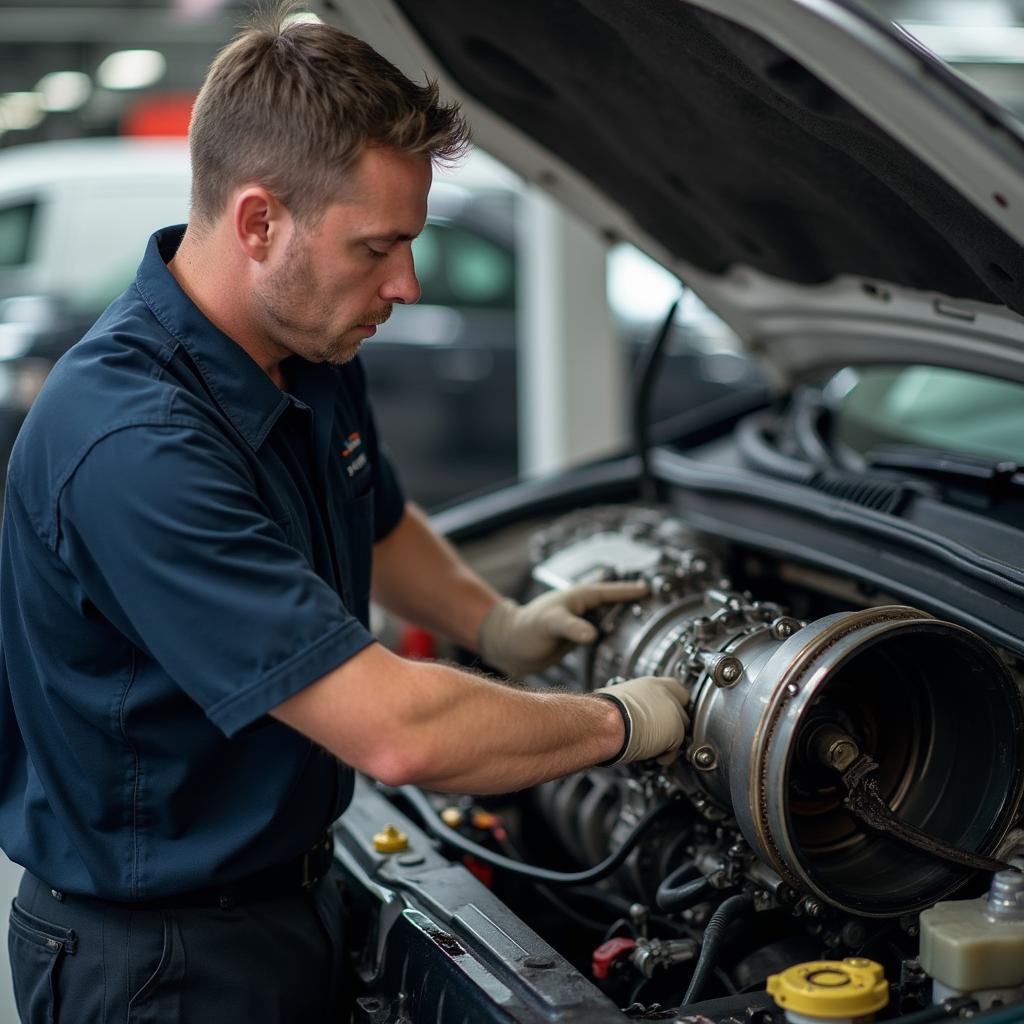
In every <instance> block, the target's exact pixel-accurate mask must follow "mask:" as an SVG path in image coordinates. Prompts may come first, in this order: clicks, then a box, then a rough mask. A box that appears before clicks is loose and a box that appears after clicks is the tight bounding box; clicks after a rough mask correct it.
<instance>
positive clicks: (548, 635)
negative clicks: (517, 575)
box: [480, 580, 648, 676]
mask: <svg viewBox="0 0 1024 1024" xmlns="http://www.w3.org/2000/svg"><path fill="white" fill-rule="evenodd" d="M647 594H648V586H647V583H646V582H644V581H643V580H636V581H627V582H620V583H583V584H580V585H579V586H575V587H570V588H569V589H568V590H553V591H551V592H550V593H548V594H542V595H541V596H540V597H537V598H534V600H532V601H531V602H530V603H529V604H526V605H520V604H518V603H517V602H515V601H513V600H511V599H506V600H504V601H499V602H498V603H497V604H495V605H494V606H493V607H492V608H491V610H490V611H489V612H488V613H487V616H486V617H485V618H484V620H483V623H482V624H481V626H480V653H481V654H482V655H483V657H484V660H485V661H487V662H488V663H489V664H491V665H493V666H494V667H495V668H498V669H501V671H502V672H505V673H506V674H507V675H510V676H523V675H528V674H530V673H533V672H542V671H543V670H544V669H546V668H550V667H551V666H552V665H554V664H556V663H557V662H559V661H561V660H562V658H563V657H564V656H565V655H566V654H567V653H568V652H569V651H571V650H572V649H573V647H575V646H576V645H577V644H589V643H593V642H594V641H595V640H596V639H597V629H596V627H595V626H594V625H592V624H591V623H590V622H588V621H587V620H586V619H584V618H581V616H582V615H585V614H586V613H587V612H589V611H592V610H593V609H595V608H599V607H600V606H601V605H603V604H612V603H617V602H621V601H636V600H639V599H640V598H642V597H646V596H647Z"/></svg>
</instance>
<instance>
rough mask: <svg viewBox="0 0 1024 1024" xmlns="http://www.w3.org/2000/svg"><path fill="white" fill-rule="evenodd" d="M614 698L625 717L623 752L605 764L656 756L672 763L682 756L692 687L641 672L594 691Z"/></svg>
mask: <svg viewBox="0 0 1024 1024" xmlns="http://www.w3.org/2000/svg"><path fill="white" fill-rule="evenodd" d="M594 692H595V693H596V694H598V695H599V696H601V697H604V698H606V699H608V700H613V701H615V702H616V703H617V704H618V705H619V708H620V709H621V711H622V717H623V718H624V719H625V720H626V742H625V745H624V747H623V749H622V752H621V753H620V754H619V755H618V757H616V758H615V759H614V760H612V761H607V762H605V763H606V764H629V763H630V762H631V761H645V760H647V759H648V758H651V757H655V758H657V759H658V763H659V764H671V763H672V762H673V761H674V760H675V759H676V758H677V757H678V756H679V748H680V747H681V746H682V745H683V739H684V738H685V736H686V729H687V727H688V726H689V724H690V716H689V715H688V714H687V713H686V711H685V710H684V709H685V708H686V705H687V704H689V703H690V691H689V690H687V689H686V687H685V686H683V684H682V683H681V682H680V681H679V680H678V679H673V678H672V677H671V676H638V677H637V678H636V679H627V680H625V681H623V682H621V683H613V684H612V685H611V686H602V687H601V689H600V690H595V691H594Z"/></svg>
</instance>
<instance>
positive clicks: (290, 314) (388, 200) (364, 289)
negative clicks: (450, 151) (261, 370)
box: [254, 146, 431, 363]
mask: <svg viewBox="0 0 1024 1024" xmlns="http://www.w3.org/2000/svg"><path fill="white" fill-rule="evenodd" d="M430 180H431V166H430V159H429V157H426V156H408V155H405V154H402V153H398V152H395V151H394V150H391V149H385V148H383V147H379V146H371V147H367V148H366V149H365V150H364V151H363V153H362V155H361V156H360V157H359V159H358V161H357V162H356V164H355V166H354V168H353V170H352V171H351V172H350V175H349V182H348V187H347V189H346V195H345V198H344V199H342V200H339V201H336V202H333V203H331V204H330V205H329V206H328V207H327V209H326V211H325V212H324V215H323V217H322V218H321V220H320V221H319V222H318V223H317V224H315V225H313V226H309V227H303V226H301V225H295V226H294V229H293V232H292V234H291V236H290V237H289V238H288V241H287V245H286V246H285V247H284V250H283V252H282V253H280V254H278V255H277V256H276V257H275V258H274V260H273V262H272V263H269V264H268V265H267V266H266V268H265V273H264V276H263V279H262V281H261V282H260V283H259V285H258V286H257V288H256V290H255V293H254V296H255V306H256V314H257V316H258V317H259V318H260V320H261V322H262V323H263V326H264V328H265V329H266V331H267V334H268V335H269V337H270V338H271V339H272V341H274V342H275V343H276V344H277V345H280V346H281V347H282V348H284V349H286V350H288V351H289V352H292V353H295V354H296V355H300V356H302V357H303V358H305V359H309V360H311V361H313V362H329V363H345V362H348V361H349V360H350V359H352V358H353V357H354V356H355V354H356V352H358V351H359V346H360V345H361V344H362V343H363V342H364V341H365V340H366V339H367V338H369V337H371V336H372V335H373V334H374V333H376V330H377V328H376V325H377V324H381V323H383V322H384V321H385V320H387V318H388V317H389V316H390V315H391V307H392V304H393V303H395V302H416V301H417V299H419V297H420V286H419V281H417V279H416V272H415V269H414V268H413V260H412V240H413V238H415V237H416V235H418V234H419V233H420V231H422V230H423V224H424V222H425V221H426V216H427V192H428V190H429V189H430Z"/></svg>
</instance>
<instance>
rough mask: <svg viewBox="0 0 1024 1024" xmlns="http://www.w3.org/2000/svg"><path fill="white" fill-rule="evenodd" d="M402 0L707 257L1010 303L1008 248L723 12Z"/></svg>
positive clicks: (421, 24) (875, 130) (520, 115)
mask: <svg viewBox="0 0 1024 1024" xmlns="http://www.w3.org/2000/svg"><path fill="white" fill-rule="evenodd" d="M765 2H772V0H765ZM400 5H401V7H402V9H403V11H404V13H405V16H406V17H407V18H408V19H409V21H410V23H411V24H412V25H413V26H414V27H415V28H416V30H417V31H418V32H419V34H420V35H421V36H422V37H423V39H424V40H425V42H426V43H427V44H428V45H429V46H430V48H431V49H432V50H433V51H434V53H435V54H436V55H437V56H438V58H439V59H440V60H441V61H442V62H443V63H444V65H445V66H446V67H447V69H448V72H449V73H450V74H451V75H452V77H453V78H454V79H455V80H456V81H457V82H458V83H459V84H460V85H461V86H462V87H463V89H465V90H466V92H468V93H469V94H471V95H473V96H474V97H476V98H477V99H479V100H480V101H482V102H483V103H484V104H486V105H487V106H488V107H490V108H491V109H493V110H494V111H495V112H496V113H498V114H499V115H501V116H502V117H503V118H504V119H505V120H507V121H509V122H510V123H512V124H513V125H516V126H517V127H519V128H520V129H521V130H523V131H524V132H526V133H528V134H530V135H532V136H533V137H534V138H535V139H536V140H537V141H538V142H540V143H541V144H542V145H543V146H545V147H546V148H547V149H548V150H550V151H551V152H552V153H554V154H556V155H557V156H559V157H560V158H561V159H562V160H564V161H565V162H566V163H568V164H570V165H572V166H574V167H575V168H576V169H577V170H578V171H580V172H581V173H583V174H584V175H585V176H586V177H587V178H589V179H590V180H591V181H592V182H593V183H594V184H595V185H596V186H597V187H598V188H600V189H601V190H602V191H603V192H605V193H606V194H608V195H609V196H610V197H611V198H612V199H613V200H614V201H615V202H616V203H617V204H618V205H620V206H622V207H623V208H624V209H625V210H626V211H627V212H628V213H629V214H630V215H631V216H632V217H633V218H634V219H635V221H636V222H637V224H638V225H639V226H640V227H641V228H642V229H643V230H644V231H645V232H647V233H648V234H649V235H650V236H652V237H653V238H655V239H656V240H657V241H658V242H660V243H661V244H662V245H664V246H665V247H666V248H667V249H669V250H670V251H671V252H673V253H675V254H676V255H677V256H679V257H682V258H683V259H685V260H687V261H688V262H690V263H693V264H695V265H696V266H698V267H700V268H701V269H703V270H705V271H710V272H712V273H716V274H717V273H723V272H725V271H727V270H728V268H729V267H730V265H731V264H734V263H743V264H747V265H750V266H753V267H756V268H757V269H759V270H761V271H764V272H765V273H767V274H770V275H772V276H775V277H778V278H783V279H787V280H790V281H795V282H799V283H801V284H819V283H822V282H825V281H828V280H830V279H832V278H834V277H836V276H837V275H839V274H855V275H863V276H866V277H872V278H879V279H882V280H884V281H888V282H892V283H894V284H902V285H906V286H909V287H911V288H916V289H922V290H929V291H938V292H941V293H943V294H945V295H948V296H951V297H956V298H964V299H977V300H980V301H982V302H990V303H993V302H994V303H1002V304H1005V305H1007V306H1009V307H1010V308H1011V309H1013V310H1015V311H1016V312H1018V313H1024V266H1022V264H1024V261H1022V258H1021V255H1022V254H1021V247H1020V246H1019V245H1018V244H1017V243H1016V242H1015V241H1014V240H1013V239H1012V238H1010V237H1009V236H1007V235H1006V234H1004V233H1003V232H1002V231H1001V230H1000V229H999V228H998V227H996V226H995V224H993V223H992V222H991V221H990V220H988V219H987V218H986V217H985V216H983V215H982V214H981V213H980V212H978V211H977V210H976V209H975V208H974V207H973V206H972V205H971V204H970V203H969V202H968V201H967V200H966V199H965V198H964V197H963V196H961V195H960V193H958V192H957V191H956V190H955V189H954V188H953V187H952V186H950V185H949V184H947V183H946V182H945V181H944V180H943V179H942V178H940V177H939V176H938V175H937V174H935V172H933V171H932V170H931V169H930V168H928V167H927V166H926V165H925V164H923V163H922V162H921V161H920V160H919V159H918V158H916V157H915V156H913V155H911V154H910V153H909V152H907V150H905V149H904V148H903V147H902V146H900V145H899V144H898V143H897V142H895V141H894V140H893V139H892V138H891V137H890V136H889V135H887V134H886V133H885V132H883V131H882V130H881V129H880V128H879V127H878V126H877V125H875V124H874V123H873V122H871V121H870V120H868V119H867V118H866V117H864V115H862V114H861V113H859V112H858V111H857V110H856V109H855V108H854V107H852V106H851V105H850V104H849V103H847V102H846V101H845V100H844V99H842V97H840V96H839V95H838V94H837V93H835V92H834V91H833V90H832V89H831V88H830V87H829V86H827V85H826V84H824V83H823V82H822V81H821V80H820V79H818V78H816V77H815V76H814V75H813V74H811V72H809V71H808V70H807V69H806V68H804V67H803V66H802V65H801V64H799V63H797V62H796V61H795V60H794V59H792V58H790V57H788V56H787V55H786V54H784V53H783V52H782V51H781V50H779V49H778V48H776V47H775V46H773V45H772V44H771V43H769V42H767V41H766V40H764V39H763V38H761V37H760V36H758V35H756V34H754V33H753V32H751V31H749V30H748V29H745V28H742V27H741V26H739V25H737V24H735V23H734V22H730V21H728V20H726V19H724V18H722V17H719V16H717V15H713V14H711V13H709V12H707V11H703V10H700V9H697V8H694V7H691V6H689V5H687V4H684V3H682V2H680V0H603V2H602V0H514V2H511V3H509V2H498V3H491V2H484V3H480V2H476V0H473V2H471V0H401V3H400ZM983 106H984V104H983Z"/></svg>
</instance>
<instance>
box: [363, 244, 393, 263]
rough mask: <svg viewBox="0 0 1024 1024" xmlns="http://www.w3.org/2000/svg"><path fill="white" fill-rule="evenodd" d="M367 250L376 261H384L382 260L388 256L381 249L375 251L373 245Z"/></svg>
mask: <svg viewBox="0 0 1024 1024" xmlns="http://www.w3.org/2000/svg"><path fill="white" fill-rule="evenodd" d="M366 248H367V249H369V250H370V256H371V257H372V258H373V259H375V260H382V259H384V257H385V256H387V255H388V254H387V253H386V252H384V251H382V250H381V249H374V247H373V246H372V245H368V246H367V247H366Z"/></svg>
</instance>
